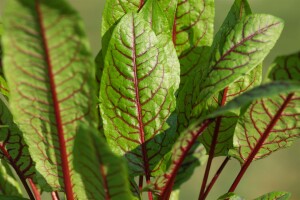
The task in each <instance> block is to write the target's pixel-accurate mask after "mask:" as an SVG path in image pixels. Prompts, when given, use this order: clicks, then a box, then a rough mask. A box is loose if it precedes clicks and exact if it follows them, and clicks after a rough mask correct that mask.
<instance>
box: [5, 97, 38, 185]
mask: <svg viewBox="0 0 300 200" xmlns="http://www.w3.org/2000/svg"><path fill="white" fill-rule="evenodd" d="M0 125H1V126H4V127H1V128H0V158H1V159H4V160H5V161H6V162H7V163H9V164H10V165H11V166H12V167H13V168H14V170H15V171H16V173H17V174H18V176H19V177H20V179H23V180H25V179H26V178H30V177H32V176H33V175H34V174H35V169H34V164H33V161H32V158H31V156H30V155H29V152H28V146H27V145H26V144H25V142H24V139H23V134H22V132H21V131H20V129H19V127H18V126H17V125H16V124H15V123H14V120H13V116H12V114H11V112H10V110H9V108H8V102H7V100H6V99H5V97H4V96H3V95H2V94H0Z"/></svg>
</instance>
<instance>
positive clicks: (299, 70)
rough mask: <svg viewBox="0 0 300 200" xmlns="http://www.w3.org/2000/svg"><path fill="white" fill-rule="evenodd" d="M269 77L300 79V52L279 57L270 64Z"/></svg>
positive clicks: (274, 78) (272, 78)
mask: <svg viewBox="0 0 300 200" xmlns="http://www.w3.org/2000/svg"><path fill="white" fill-rule="evenodd" d="M268 78H269V79H271V80H296V81H300V52H298V53H294V54H291V55H288V56H280V57H277V58H276V59H275V61H274V62H273V64H272V65H271V66H270V70H269V74H268Z"/></svg>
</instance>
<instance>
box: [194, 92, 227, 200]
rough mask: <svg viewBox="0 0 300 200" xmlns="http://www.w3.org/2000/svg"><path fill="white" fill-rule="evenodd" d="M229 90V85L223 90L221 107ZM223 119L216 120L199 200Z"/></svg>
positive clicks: (204, 186)
mask: <svg viewBox="0 0 300 200" xmlns="http://www.w3.org/2000/svg"><path fill="white" fill-rule="evenodd" d="M227 92H228V87H226V88H225V89H224V91H223V96H222V101H221V105H220V107H222V106H224V105H225V103H226V100H227ZM221 121H222V117H221V116H220V117H218V118H217V120H216V125H215V130H214V134H213V138H212V141H211V145H210V150H209V156H208V161H207V164H206V168H205V173H204V176H203V181H202V185H201V190H200V194H199V198H198V199H199V200H201V197H203V194H204V191H205V188H206V184H207V180H208V176H209V172H210V168H211V164H212V160H213V159H214V155H215V149H216V146H217V142H218V137H219V132H220V127H221Z"/></svg>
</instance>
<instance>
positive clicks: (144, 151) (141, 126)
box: [132, 17, 150, 184]
mask: <svg viewBox="0 0 300 200" xmlns="http://www.w3.org/2000/svg"><path fill="white" fill-rule="evenodd" d="M134 20H135V18H134V17H133V18H132V34H133V38H132V51H133V52H132V58H133V74H134V77H133V82H134V90H135V103H136V107H137V114H138V123H139V133H140V140H141V148H142V157H143V162H144V171H145V175H146V181H147V183H148V184H149V182H150V169H149V161H148V156H147V149H146V143H145V131H144V123H143V119H142V105H141V102H140V95H139V80H138V77H137V63H136V41H135V39H136V34H135V23H134Z"/></svg>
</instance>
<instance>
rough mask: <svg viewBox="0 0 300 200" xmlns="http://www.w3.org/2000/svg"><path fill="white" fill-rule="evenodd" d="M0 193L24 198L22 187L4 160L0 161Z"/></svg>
mask: <svg viewBox="0 0 300 200" xmlns="http://www.w3.org/2000/svg"><path fill="white" fill-rule="evenodd" d="M0 192H1V193H2V194H4V195H8V196H9V195H11V196H22V191H21V188H20V185H19V183H18V181H17V179H16V178H15V175H14V174H13V172H12V170H11V169H10V167H9V165H8V164H6V162H5V161H4V160H0Z"/></svg>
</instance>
